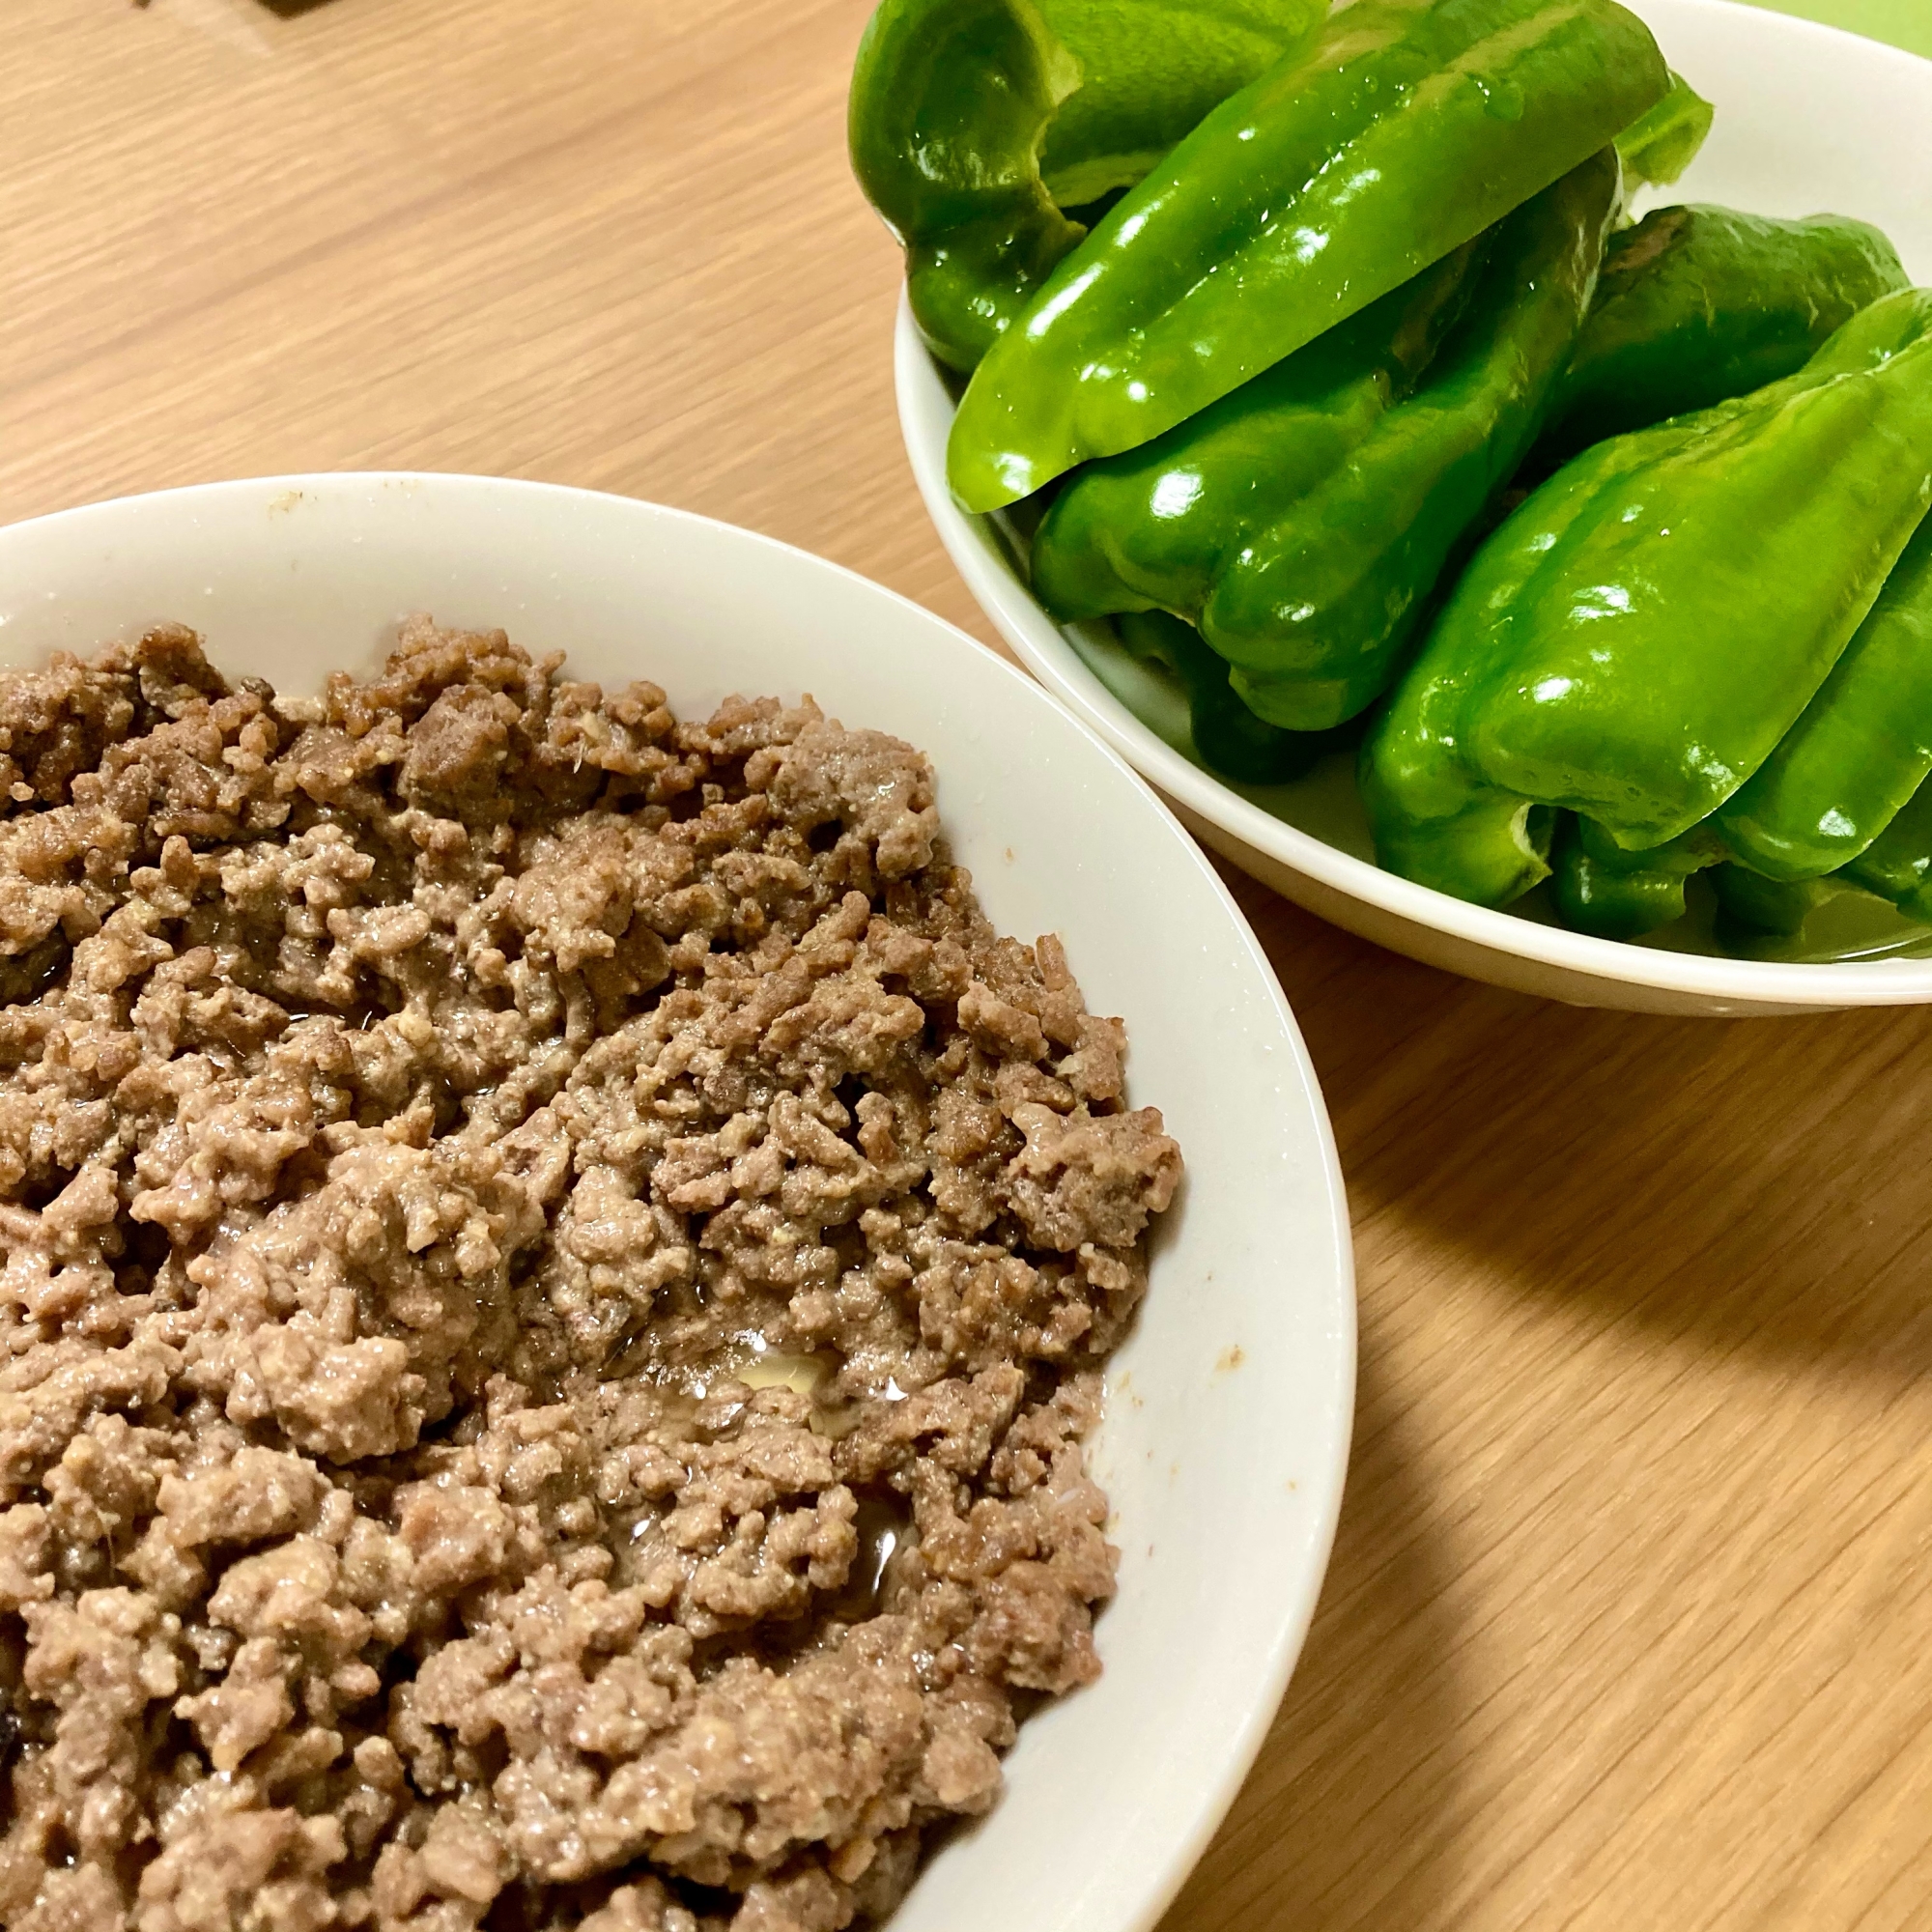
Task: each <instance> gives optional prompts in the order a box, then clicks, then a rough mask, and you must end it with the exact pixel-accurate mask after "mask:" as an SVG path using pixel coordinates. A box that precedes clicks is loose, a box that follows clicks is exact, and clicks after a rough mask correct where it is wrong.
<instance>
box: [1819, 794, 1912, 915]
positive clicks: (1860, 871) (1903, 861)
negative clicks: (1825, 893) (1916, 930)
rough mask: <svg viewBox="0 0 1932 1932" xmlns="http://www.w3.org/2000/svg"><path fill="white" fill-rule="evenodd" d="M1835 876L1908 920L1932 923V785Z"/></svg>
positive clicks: (1896, 814)
mask: <svg viewBox="0 0 1932 1932" xmlns="http://www.w3.org/2000/svg"><path fill="white" fill-rule="evenodd" d="M1836 876H1837V877H1839V878H1841V879H1843V880H1844V881H1845V883H1846V884H1847V885H1853V886H1858V887H1861V889H1862V890H1863V891H1865V892H1868V893H1872V894H1874V895H1877V896H1878V897H1879V898H1882V899H1889V900H1890V902H1891V903H1892V904H1893V905H1895V906H1896V907H1897V908H1898V909H1899V911H1900V912H1902V913H1903V914H1904V915H1905V916H1906V918H1907V919H1916V920H1917V921H1918V923H1920V924H1921V925H1932V781H1927V782H1926V783H1924V784H1922V785H1920V786H1919V787H1918V790H1917V791H1916V792H1914V793H1913V794H1912V796H1911V797H1910V798H1909V799H1908V800H1907V801H1906V802H1905V804H1904V805H1903V806H1901V807H1900V808H1899V810H1897V811H1896V812H1895V813H1894V814H1893V816H1892V820H1891V823H1890V824H1889V825H1888V826H1887V827H1886V828H1885V830H1884V831H1883V832H1881V833H1880V834H1879V835H1878V837H1877V838H1874V839H1873V840H1872V842H1871V843H1870V844H1869V845H1867V846H1866V847H1865V849H1864V850H1863V851H1862V852H1861V853H1860V854H1859V856H1858V857H1857V858H1856V859H1854V860H1853V861H1852V862H1851V864H1850V865H1848V866H1846V867H1842V868H1841V869H1840V870H1839V872H1838V873H1837V875H1836Z"/></svg>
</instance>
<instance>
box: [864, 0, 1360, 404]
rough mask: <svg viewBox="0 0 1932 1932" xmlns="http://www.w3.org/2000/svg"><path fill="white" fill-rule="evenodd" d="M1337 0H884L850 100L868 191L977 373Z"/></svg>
mask: <svg viewBox="0 0 1932 1932" xmlns="http://www.w3.org/2000/svg"><path fill="white" fill-rule="evenodd" d="M1323 11H1324V3H1323V0H882V4H881V5H880V7H879V9H878V11H877V12H876V13H875V14H873V15H872V18H871V20H870V23H869V24H868V25H867V28H866V32H865V36H864V38H863V39H862V40H861V42H860V43H859V53H858V58H857V60H856V62H855V64H854V67H853V72H852V89H851V95H850V99H849V103H848V116H849V133H850V140H851V152H852V166H853V171H854V173H856V174H857V176H858V178H859V185H860V186H861V187H862V188H864V190H865V191H866V194H867V197H868V198H869V199H870V201H871V203H872V205H873V206H874V207H875V208H876V209H877V210H878V211H879V213H881V214H882V215H883V216H884V217H885V219H886V222H887V224H888V226H890V227H891V228H892V230H893V232H894V233H895V235H896V236H897V237H898V239H899V240H900V241H901V242H903V243H904V245H905V249H906V257H907V260H906V271H907V293H908V295H909V298H910V299H911V302H912V310H913V316H914V319H915V320H916V321H917V322H918V324H919V326H920V329H921V332H922V333H923V335H924V337H925V340H926V343H927V345H928V346H929V347H930V348H931V350H932V352H933V354H934V355H937V356H938V357H939V358H940V360H941V361H943V362H945V363H946V364H947V365H948V366H949V367H951V368H954V369H958V370H961V371H964V370H970V369H971V368H973V366H974V365H975V364H976V363H977V362H978V361H979V360H980V357H981V356H982V355H984V354H985V352H986V350H987V348H988V346H989V345H990V344H991V343H992V341H993V339H994V337H995V336H997V335H998V334H999V333H1000V331H1001V330H1002V329H1004V328H1005V327H1007V325H1008V324H1009V322H1010V321H1011V320H1012V318H1013V317H1014V316H1015V315H1017V314H1018V313H1019V311H1020V310H1021V309H1022V308H1023V307H1024V306H1025V305H1026V302H1027V300H1028V298H1030V297H1031V296H1032V294H1033V293H1034V291H1035V290H1036V289H1037V287H1038V286H1039V284H1040V282H1041V281H1042V280H1043V279H1044V277H1045V275H1046V273H1047V271H1048V270H1050V269H1051V268H1052V267H1053V265H1054V264H1055V263H1056V262H1058V261H1059V260H1060V258H1061V257H1062V256H1063V255H1065V254H1066V253H1067V251H1068V250H1069V249H1071V248H1072V247H1073V246H1074V245H1075V244H1076V243H1077V242H1078V241H1079V240H1080V238H1081V237H1082V236H1083V235H1085V234H1086V232H1087V231H1086V229H1085V228H1084V227H1083V226H1082V225H1081V223H1080V222H1079V221H1078V220H1077V219H1075V218H1073V216H1072V215H1071V214H1070V213H1067V211H1069V210H1073V209H1077V208H1079V207H1080V206H1082V205H1083V204H1085V203H1088V202H1091V201H1094V200H1097V199H1099V198H1100V197H1101V196H1103V195H1105V194H1107V193H1108V192H1110V191H1111V190H1113V189H1116V188H1120V187H1124V186H1126V185H1129V184H1131V183H1133V182H1135V181H1138V180H1139V179H1140V177H1141V176H1142V175H1144V174H1146V173H1147V171H1148V170H1149V168H1151V166H1152V165H1153V164H1154V162H1155V161H1157V160H1158V159H1159V158H1160V156H1162V155H1164V154H1165V153H1166V152H1167V151H1168V150H1169V149H1170V148H1172V147H1173V146H1174V144H1175V143H1176V142H1177V141H1179V139H1180V138H1181V136H1182V135H1183V134H1185V133H1187V132H1188V130H1189V129H1190V128H1193V127H1194V126H1195V124H1196V123H1197V122H1198V121H1200V119H1201V118H1202V116H1203V115H1205V114H1206V113H1207V112H1208V109H1210V108H1211V107H1213V106H1214V105H1215V104H1216V103H1217V102H1219V101H1222V100H1224V99H1227V98H1228V96H1229V95H1231V94H1234V93H1235V92H1236V91H1237V90H1238V89H1240V88H1242V87H1245V86H1246V85H1247V84H1248V83H1249V82H1250V81H1251V80H1253V79H1254V78H1255V76H1256V75H1257V74H1260V73H1262V72H1264V71H1266V69H1267V68H1269V67H1270V66H1271V65H1273V63H1275V62H1276V61H1278V60H1279V59H1280V58H1281V57H1282V56H1283V55H1284V54H1285V53H1287V52H1289V51H1291V50H1292V49H1293V48H1294V47H1297V46H1300V45H1303V44H1305V43H1306V42H1307V41H1308V39H1309V38H1310V36H1311V35H1312V34H1313V33H1314V31H1315V29H1316V27H1317V26H1318V24H1319V23H1320V21H1321V15H1322V13H1323Z"/></svg>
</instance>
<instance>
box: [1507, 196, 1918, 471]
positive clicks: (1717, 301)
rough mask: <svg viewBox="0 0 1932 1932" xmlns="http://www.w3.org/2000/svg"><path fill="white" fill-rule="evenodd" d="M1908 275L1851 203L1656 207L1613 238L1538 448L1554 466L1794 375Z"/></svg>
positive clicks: (1539, 456)
mask: <svg viewBox="0 0 1932 1932" xmlns="http://www.w3.org/2000/svg"><path fill="white" fill-rule="evenodd" d="M1905 286H1906V274H1905V270H1903V269H1902V268H1901V267H1900V266H1899V261H1898V256H1897V254H1896V252H1895V251H1894V250H1893V248H1892V245H1891V243H1890V242H1889V241H1887V240H1886V239H1885V237H1884V236H1883V235H1881V234H1880V233H1879V232H1878V230H1877V229H1876V228H1871V227H1868V226H1867V225H1866V224H1865V223H1864V222H1862V221H1853V220H1850V219H1848V218H1847V217H1846V216H1844V215H1841V214H1819V215H1813V216H1812V217H1811V218H1810V219H1809V220H1805V221H1775V220H1771V219H1768V218H1766V217H1764V216H1762V215H1756V214H1740V213H1738V212H1737V211H1736V210H1735V209H1729V208H1707V207H1701V206H1697V205H1694V204H1693V205H1690V206H1688V207H1680V208H1659V209H1654V210H1652V212H1651V213H1649V214H1647V215H1645V216H1644V218H1643V219H1642V220H1641V221H1640V222H1638V223H1637V225H1636V226H1635V227H1634V228H1627V229H1625V230H1624V231H1623V233H1622V234H1620V235H1616V236H1613V237H1612V238H1611V240H1610V243H1609V246H1608V248H1607V250H1606V251H1605V256H1604V272H1603V278H1602V280H1601V282H1600V283H1599V285H1598V289H1597V300H1596V305H1595V306H1594V307H1593V308H1592V310H1591V311H1590V317H1589V320H1588V321H1587V322H1585V323H1584V325H1583V333H1582V337H1581V339H1580V340H1579V341H1578V342H1577V353H1576V355H1575V356H1574V357H1573V358H1572V360H1571V364H1570V369H1569V372H1568V374H1567V375H1566V376H1565V377H1564V379H1563V386H1562V401H1561V403H1560V405H1559V407H1558V410H1557V412H1556V414H1555V417H1554V420H1552V422H1551V423H1550V425H1549V428H1548V430H1547V431H1546V432H1545V435H1544V437H1543V440H1542V441H1541V442H1540V443H1539V444H1538V445H1537V451H1536V459H1535V460H1536V462H1537V463H1538V465H1539V466H1540V467H1542V468H1546V469H1553V468H1554V467H1555V466H1556V465H1557V464H1559V463H1561V462H1563V461H1565V460H1566V459H1567V458H1568V457H1569V456H1571V455H1573V454H1574V453H1575V452H1576V451H1577V450H1579V449H1582V448H1584V447H1586V446H1587V445H1588V444H1590V443H1593V442H1602V441H1605V440H1606V439H1608V438H1610V437H1613V436H1625V435H1628V434H1629V433H1630V432H1631V431H1632V430H1637V429H1643V428H1646V427H1647V426H1648V425H1650V424H1652V423H1659V422H1662V421H1663V420H1664V418H1665V417H1667V416H1675V415H1684V414H1687V413H1689V412H1690V411H1692V410H1703V409H1709V408H1710V407H1711V406H1712V405H1713V404H1714V403H1720V402H1723V401H1724V400H1725V399H1726V398H1728V397H1731V396H1741V395H1744V394H1746V393H1747V391H1748V390H1751V389H1756V388H1760V387H1762V386H1763V385H1764V384H1767V383H1775V382H1776V381H1778V380H1779V379H1780V378H1781V377H1785V376H1790V375H1793V374H1795V373H1796V372H1797V371H1798V370H1800V369H1802V368H1803V367H1804V364H1805V363H1806V362H1807V361H1808V360H1809V359H1810V358H1811V356H1813V355H1816V353H1817V352H1818V350H1819V349H1821V348H1822V347H1823V346H1824V344H1825V342H1826V341H1827V340H1828V339H1829V337H1830V336H1831V335H1832V334H1833V331H1834V330H1836V329H1837V328H1839V327H1841V326H1842V325H1843V324H1844V323H1846V322H1848V321H1849V320H1850V319H1851V318H1852V317H1853V316H1854V315H1856V314H1857V313H1858V311H1859V310H1860V309H1861V308H1864V307H1866V306H1867V305H1868V304H1869V303H1871V302H1874V301H1876V300H1877V299H1878V298H1880V297H1881V296H1885V295H1890V294H1892V293H1893V292H1894V291H1896V290H1898V289H1902V288H1904V287H1905Z"/></svg>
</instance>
